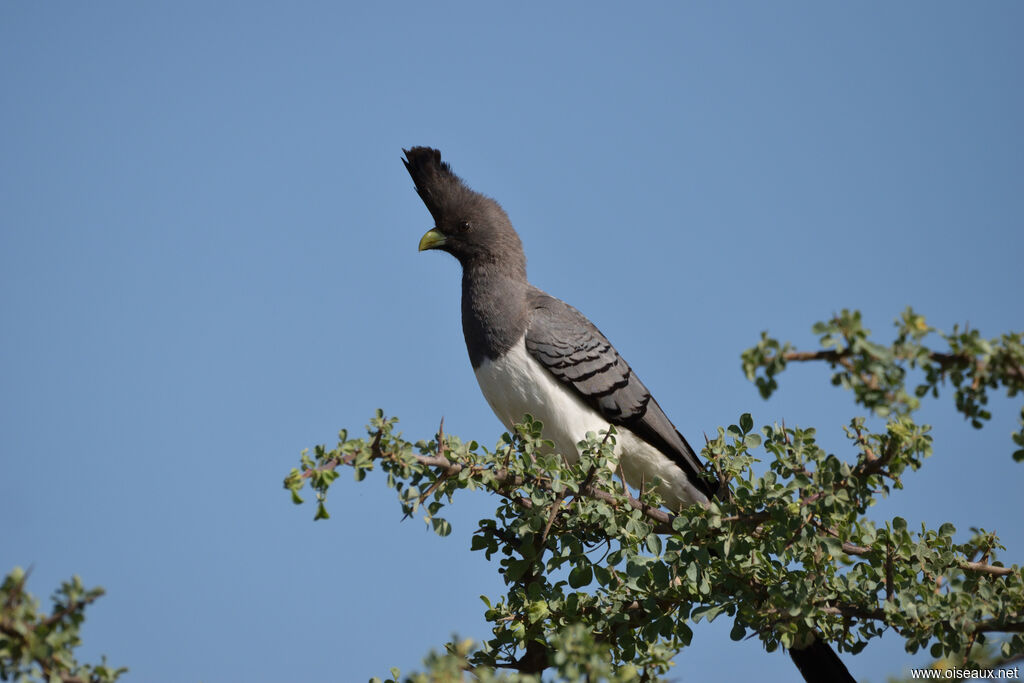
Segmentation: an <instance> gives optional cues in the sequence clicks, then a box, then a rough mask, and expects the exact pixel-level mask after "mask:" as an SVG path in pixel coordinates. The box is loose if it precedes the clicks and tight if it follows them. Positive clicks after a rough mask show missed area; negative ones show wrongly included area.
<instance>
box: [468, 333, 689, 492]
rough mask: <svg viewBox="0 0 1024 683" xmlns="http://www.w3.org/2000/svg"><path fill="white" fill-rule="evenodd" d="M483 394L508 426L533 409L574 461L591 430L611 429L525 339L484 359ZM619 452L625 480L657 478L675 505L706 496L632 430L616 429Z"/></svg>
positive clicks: (548, 434) (636, 484)
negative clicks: (536, 355)
mask: <svg viewBox="0 0 1024 683" xmlns="http://www.w3.org/2000/svg"><path fill="white" fill-rule="evenodd" d="M476 379H477V382H479V383H480V389H481V391H483V394H484V398H486V399H487V403H489V404H490V406H491V410H493V411H494V414H495V415H497V416H498V419H499V420H501V423H502V424H503V425H505V427H506V429H509V430H511V429H512V425H514V424H516V423H519V422H522V421H523V416H524V415H526V414H527V413H529V414H530V415H533V417H534V418H536V419H538V420H540V421H541V422H542V423H543V424H544V431H543V434H544V438H545V439H550V440H551V441H554V442H555V450H556V451H557V452H558V453H560V454H561V455H562V457H564V458H566V460H568V461H569V462H576V461H577V460H578V459H579V451H578V449H577V447H576V444H577V443H578V442H580V441H582V440H583V439H584V438H585V437H586V434H587V432H595V433H597V432H600V431H601V430H602V429H608V422H607V421H605V420H604V419H603V418H602V417H601V416H600V414H599V413H598V412H597V411H596V410H594V409H593V408H591V407H590V406H588V405H586V404H585V403H583V401H582V400H581V399H580V398H579V397H577V396H576V395H575V394H574V393H571V390H567V389H568V387H565V386H564V385H562V384H561V383H560V382H559V381H558V380H557V379H556V378H555V376H554V375H552V374H551V373H550V372H549V371H548V370H547V369H546V368H545V367H544V366H543V365H541V364H540V362H538V361H537V360H536V359H534V358H533V357H532V356H530V354H529V353H527V351H526V344H525V341H524V340H523V339H520V340H519V342H518V343H516V345H515V346H513V347H512V348H511V349H509V351H508V352H507V353H506V354H505V355H504V356H502V357H501V358H499V359H498V360H496V361H491V360H489V359H485V360H484V362H483V363H481V365H480V367H479V368H477V369H476ZM616 430H617V432H618V437H617V443H616V448H615V450H616V452H617V453H618V454H619V459H620V462H621V464H622V470H623V473H624V474H625V475H626V481H628V482H629V483H630V485H632V486H634V487H639V486H640V483H641V481H643V482H646V483H647V484H648V485H649V484H650V482H651V481H653V480H654V478H655V477H658V478H659V479H661V481H662V485H661V486H660V487H659V493H661V496H662V498H664V499H665V502H666V504H667V505H668V506H669V507H670V508H673V509H678V508H679V507H681V506H683V505H689V504H692V503H695V502H706V501H707V499H706V498H705V497H704V495H703V494H701V493H700V492H699V491H697V490H696V489H694V488H693V486H692V485H691V484H690V482H689V481H688V480H687V478H686V475H685V473H684V472H683V470H682V469H680V468H679V467H678V466H677V465H676V464H675V463H674V462H672V460H670V459H669V458H667V457H666V456H665V455H664V454H663V453H661V452H660V451H659V450H658V449H656V448H654V447H653V446H651V445H650V444H648V443H647V442H646V441H643V440H642V439H640V438H639V437H637V436H636V435H635V434H633V432H631V431H630V430H628V429H626V428H624V427H616Z"/></svg>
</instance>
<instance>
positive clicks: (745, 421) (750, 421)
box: [740, 413, 754, 433]
mask: <svg viewBox="0 0 1024 683" xmlns="http://www.w3.org/2000/svg"><path fill="white" fill-rule="evenodd" d="M753 428H754V418H752V417H751V416H750V413H743V414H742V415H740V429H742V430H743V432H744V433H747V432H749V431H750V430H751V429H753Z"/></svg>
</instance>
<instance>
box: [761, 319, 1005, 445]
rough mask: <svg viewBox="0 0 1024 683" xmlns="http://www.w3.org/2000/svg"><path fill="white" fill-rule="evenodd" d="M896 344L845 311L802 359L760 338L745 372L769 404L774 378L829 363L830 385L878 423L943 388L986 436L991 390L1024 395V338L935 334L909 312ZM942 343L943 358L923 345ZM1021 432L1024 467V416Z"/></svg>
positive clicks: (821, 327)
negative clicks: (935, 339) (799, 365)
mask: <svg viewBox="0 0 1024 683" xmlns="http://www.w3.org/2000/svg"><path fill="white" fill-rule="evenodd" d="M896 330H897V335H896V339H895V340H894V341H893V342H892V343H891V344H888V345H883V344H879V343H878V342H875V341H872V340H871V339H870V334H871V331H870V330H868V329H865V328H864V326H863V324H862V322H861V315H860V312H859V311H848V310H846V309H843V311H842V312H841V313H840V314H839V315H836V316H833V317H832V319H831V320H828V321H826V322H818V323H815V325H814V327H813V331H814V333H815V334H817V335H820V337H821V345H822V346H823V347H824V348H823V349H821V350H818V351H797V350H795V349H794V348H793V346H792V345H791V344H790V343H789V342H785V343H782V342H779V340H777V339H775V338H773V337H770V336H768V333H767V332H762V333H761V339H760V341H759V342H758V343H757V345H756V346H753V347H751V348H749V349H747V350H746V351H744V352H743V356H742V358H743V371H744V372H745V373H746V375H747V378H748V379H750V380H752V381H753V382H754V383H755V384H756V385H757V388H758V390H759V391H760V392H761V396H763V397H764V398H769V397H770V396H771V395H772V393H774V392H775V390H776V389H777V388H778V381H777V380H776V377H777V376H778V375H779V374H780V373H781V372H782V371H783V370H785V369H786V366H787V365H788V364H789V363H793V362H806V361H815V360H820V361H825V362H826V363H828V364H829V366H830V367H832V368H833V369H834V370H835V372H834V373H833V374H832V384H833V385H836V386H842V387H844V388H846V389H849V390H851V391H852V392H853V395H854V399H855V400H856V402H857V403H858V404H860V405H862V406H864V407H865V408H867V409H869V410H871V411H873V412H874V413H875V414H876V415H879V416H881V417H886V416H888V415H908V414H910V413H912V412H914V411H915V410H917V409H918V408H919V407H920V404H921V401H920V399H921V398H923V397H924V396H927V395H929V394H931V395H932V396H936V397H937V396H938V395H939V386H940V385H942V384H944V383H945V382H947V381H948V382H949V383H950V384H952V385H953V389H954V394H953V396H954V401H955V403H956V409H957V410H958V411H959V412H961V413H963V415H964V417H965V418H967V419H968V420H970V421H971V425H973V426H974V427H975V428H977V429H980V428H981V427H982V425H983V424H984V422H985V421H986V420H988V419H990V418H991V417H992V414H991V413H990V412H989V411H988V409H987V408H986V406H987V405H988V400H989V398H988V397H989V390H992V389H998V388H999V387H1003V388H1005V389H1006V393H1007V395H1008V396H1010V397H1014V396H1016V395H1017V394H1018V393H1019V392H1021V391H1022V390H1024V333H1021V332H1011V333H1008V334H1004V335H1002V336H1001V337H998V338H996V339H988V340H986V339H984V338H983V337H982V336H981V334H980V333H979V332H978V331H977V330H971V329H968V328H964V330H963V331H961V330H960V328H959V327H954V328H953V332H952V333H951V334H946V333H943V332H938V331H937V330H935V328H933V327H930V326H929V325H928V324H927V323H926V322H925V318H924V316H922V315H919V314H917V313H915V312H914V310H913V309H911V308H907V309H906V310H905V311H904V312H903V314H902V315H901V316H900V318H899V319H898V320H897V321H896ZM934 335H937V336H939V337H940V338H941V339H942V341H943V342H944V344H945V348H944V349H943V350H935V349H932V348H930V347H929V346H926V345H925V340H926V339H927V338H928V337H929V336H934ZM913 369H918V370H920V373H919V374H918V375H917V376H918V377H919V379H918V383H917V384H916V386H914V387H913V389H912V390H908V387H907V380H908V374H909V373H908V371H910V370H913ZM1020 424H1021V429H1020V430H1019V431H1018V432H1016V433H1015V434H1014V435H1013V442H1014V443H1015V444H1016V445H1017V447H1018V449H1017V450H1016V451H1014V453H1013V458H1014V460H1016V461H1018V462H1020V461H1024V408H1022V409H1021V414H1020Z"/></svg>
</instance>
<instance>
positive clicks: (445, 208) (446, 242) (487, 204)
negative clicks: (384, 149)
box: [402, 147, 526, 273]
mask: <svg viewBox="0 0 1024 683" xmlns="http://www.w3.org/2000/svg"><path fill="white" fill-rule="evenodd" d="M403 151H404V152H405V159H403V160H402V161H403V162H404V163H405V168H406V170H407V171H409V175H410V176H412V181H413V183H415V184H416V192H417V193H418V194H419V195H420V199H422V200H423V203H424V204H426V205H427V210H428V211H430V215H431V216H433V217H434V227H433V228H431V229H430V230H428V231H427V232H426V234H424V235H423V237H422V238H421V239H420V245H419V249H420V251H424V250H426V249H440V250H441V251H447V252H448V253H449V254H451V255H452V256H454V257H455V258H457V259H459V262H460V263H462V265H463V267H465V266H472V265H477V264H496V265H499V266H504V267H511V268H514V269H521V270H522V272H523V273H525V272H526V257H525V256H524V255H523V245H522V242H520V241H519V235H517V234H516V231H515V229H514V228H513V227H512V223H511V222H510V221H509V219H508V215H507V214H506V213H505V210H504V209H502V208H501V205H499V204H498V202H496V201H494V200H493V199H491V198H490V197H487V196H484V195H482V194H480V193H479V192H474V191H473V190H471V189H470V188H469V186H467V185H466V184H465V183H464V182H462V179H461V178H459V177H458V176H457V175H455V174H454V173H452V169H451V167H450V166H449V165H448V164H447V163H445V162H443V161H441V152H439V151H438V150H436V149H432V148H430V147H413V148H412V149H407V150H403Z"/></svg>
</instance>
